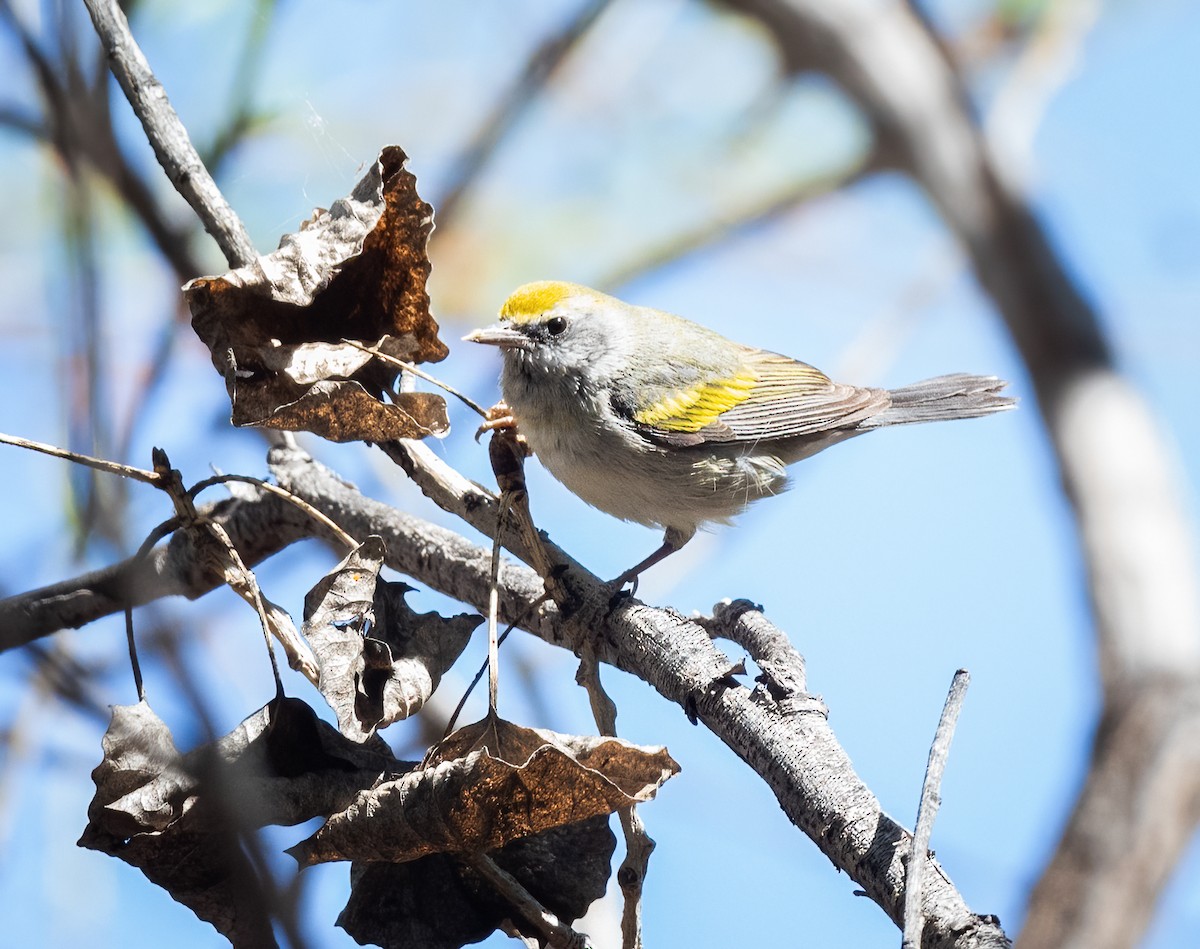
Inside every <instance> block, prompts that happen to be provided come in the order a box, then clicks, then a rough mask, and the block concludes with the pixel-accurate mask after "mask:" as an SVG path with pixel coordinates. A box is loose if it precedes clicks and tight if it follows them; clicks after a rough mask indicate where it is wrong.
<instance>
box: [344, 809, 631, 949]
mask: <svg viewBox="0 0 1200 949" xmlns="http://www.w3.org/2000/svg"><path fill="white" fill-rule="evenodd" d="M615 849H616V837H614V836H613V833H612V831H611V830H610V829H609V820H608V817H592V818H589V819H588V820H585V821H579V822H578V823H575V824H570V825H568V826H566V827H557V828H555V829H554V830H548V831H546V832H545V833H542V834H536V835H535V836H533V837H525V838H523V839H521V840H515V841H513V842H512V843H510V844H508V845H507V846H506V847H503V848H502V849H500V850H498V851H496V852H495V853H493V854H491V857H492V859H494V860H495V861H496V863H498V864H499V865H500V866H501V867H502V868H503V869H504V870H506V871H508V872H509V873H511V874H512V875H513V876H514V877H516V878H517V880H518V881H519V882H520V883H521V885H522V886H524V887H525V889H527V890H528V891H529V892H530V893H531V894H533V896H534V897H536V898H537V900H538V901H539V902H540V903H541V904H542V905H543V906H545V907H546V908H547V909H549V910H550V911H551V912H553V913H554V914H555V915H556V916H557V917H558V918H559V919H560V920H561V921H563V922H564V923H568V924H569V923H571V922H573V921H574V920H576V919H578V918H579V917H581V916H582V915H583V914H584V913H585V912H587V908H588V906H590V905H591V904H592V902H593V901H595V900H597V899H599V898H600V897H601V896H603V895H604V890H605V886H606V884H607V883H608V877H609V874H610V872H611V867H612V855H613V851H614V850H615ZM350 882H351V890H350V899H349V900H348V901H347V903H346V908H345V909H343V910H342V912H341V915H340V916H338V920H337V923H338V925H339V926H341V927H342V928H343V929H344V930H346V932H347V933H349V934H350V935H351V936H352V937H353V938H354V939H355V940H357V941H358V942H359V943H360V944H367V943H371V944H373V945H378V946H385V947H390V946H396V947H400V946H421V947H422V949H457V947H459V946H464V945H467V944H468V943H473V942H478V941H480V940H481V939H483V938H485V937H486V936H487V935H488V934H489V933H491V932H492V931H493V930H495V929H496V928H497V927H498V926H500V925H501V924H502V923H503V922H504V921H505V920H511V919H513V916H514V913H513V908H512V906H511V904H509V902H508V901H507V900H506V899H505V898H504V897H502V896H500V895H499V894H498V893H496V891H495V890H494V889H493V887H492V886H491V885H490V884H489V883H487V882H486V881H484V880H482V879H481V878H480V877H479V876H478V875H477V874H476V873H475V872H474V871H473V870H472V869H471V868H470V867H468V866H465V865H464V864H463V863H461V862H460V861H459V860H458V859H457V858H455V857H452V856H449V855H447V854H433V855H431V856H428V857H422V858H421V859H420V860H413V861H411V862H410V863H364V864H355V865H354V866H353V867H352V868H351V870H350ZM514 922H515V923H516V924H517V925H518V926H522V925H523V921H515V920H514Z"/></svg>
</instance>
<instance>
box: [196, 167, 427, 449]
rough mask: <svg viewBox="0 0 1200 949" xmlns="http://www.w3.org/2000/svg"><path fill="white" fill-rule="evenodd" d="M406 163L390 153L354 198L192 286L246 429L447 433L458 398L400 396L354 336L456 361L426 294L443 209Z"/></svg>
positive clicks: (421, 356)
mask: <svg viewBox="0 0 1200 949" xmlns="http://www.w3.org/2000/svg"><path fill="white" fill-rule="evenodd" d="M405 161H406V156H405V154H404V152H403V150H401V149H400V148H397V147H395V146H389V147H387V148H385V149H383V151H382V152H380V154H379V158H378V160H376V161H375V163H374V164H373V165H372V166H371V168H370V169H369V170H368V172H367V174H366V175H365V177H364V178H363V179H362V181H360V182H359V183H358V185H357V186H356V187H355V189H354V191H353V192H352V193H351V194H350V195H349V197H346V198H343V199H341V200H339V201H337V202H335V203H334V204H333V206H332V207H331V208H330V209H329V210H328V211H318V212H316V213H315V214H314V216H313V218H312V219H311V220H310V221H308V222H306V224H305V225H304V226H303V227H302V228H301V229H300V230H299V231H297V232H296V233H293V234H286V235H284V237H283V238H282V239H281V240H280V243H279V249H278V250H276V251H275V252H274V253H272V254H268V255H266V256H263V257H259V258H257V259H256V260H255V261H254V262H253V263H252V264H250V265H248V266H246V267H241V268H239V269H238V270H234V271H231V272H229V273H227V274H224V275H222V276H219V277H200V278H198V279H196V280H193V281H191V282H190V283H188V284H187V286H185V287H184V295H185V297H186V299H187V302H188V306H189V307H190V309H191V312H192V326H193V328H194V329H195V330H196V334H197V335H198V336H199V337H200V338H201V339H202V340H203V341H204V343H205V344H206V345H207V346H208V348H209V351H210V352H211V353H212V358H213V364H214V365H215V366H216V367H217V370H218V371H219V372H220V373H221V374H222V375H223V376H224V377H225V384H226V387H227V388H228V390H229V396H230V400H231V401H232V403H233V423H234V424H235V425H265V426H268V427H272V428H281V429H288V430H293V431H295V430H303V431H311V432H315V433H316V434H318V435H321V436H323V437H325V438H329V439H332V440H334V441H354V440H367V441H381V440H387V439H392V438H421V437H424V436H426V435H431V434H432V435H440V434H444V433H445V432H446V431H447V429H448V427H449V423H448V421H447V418H446V404H445V401H444V400H443V399H442V398H441V397H440V396H437V395H433V394H430V393H400V394H397V395H395V396H394V398H393V402H392V403H384V402H382V401H380V400H379V398H378V396H379V395H380V394H381V393H382V392H384V391H385V390H390V389H391V387H392V385H393V383H394V381H395V379H396V374H397V370H396V369H395V367H394V366H392V365H390V364H387V363H384V362H383V361H382V360H379V359H376V358H374V357H372V356H369V355H368V354H366V353H364V352H362V350H361V349H358V348H357V347H355V346H351V345H349V344H347V343H344V342H342V340H344V339H348V340H354V341H356V342H358V343H361V344H362V345H365V346H369V347H378V348H379V349H380V350H381V351H382V352H384V353H387V354H388V355H391V356H394V357H396V358H397V359H402V360H405V361H408V362H437V361H439V360H441V359H444V358H445V356H446V352H447V350H446V347H445V345H444V344H443V343H442V342H441V340H439V339H438V336H437V331H438V327H437V323H436V321H435V320H434V319H433V317H432V315H431V314H430V312H429V295H428V293H427V292H426V289H425V283H426V280H427V279H428V277H429V269H430V268H429V258H428V255H427V253H426V244H427V242H428V240H429V233H430V231H431V230H432V229H433V210H432V209H431V208H430V206H429V205H428V204H426V203H425V202H424V201H422V200H421V198H420V197H419V195H418V194H417V190H416V179H415V178H414V177H413V175H412V174H411V173H410V172H408V171H405V170H404V162H405Z"/></svg>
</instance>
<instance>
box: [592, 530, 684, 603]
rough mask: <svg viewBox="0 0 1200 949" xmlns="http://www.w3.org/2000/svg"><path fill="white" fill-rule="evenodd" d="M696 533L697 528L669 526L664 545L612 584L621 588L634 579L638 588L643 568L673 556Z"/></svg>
mask: <svg viewBox="0 0 1200 949" xmlns="http://www.w3.org/2000/svg"><path fill="white" fill-rule="evenodd" d="M695 533H696V529H695V528H692V529H691V530H690V531H685V530H679V529H678V528H675V527H668V528H667V531H666V533H665V534H664V535H663V542H662V546H661V547H659V548H658V550H656V551H654V553H652V554H651V555H650V556H649V557H647V558H646V559H645V560H643V561H642V562H641V563H639V564H635V565H634V566H632V567H630V568H629V569H628V570H626V571H625V572H624V573H623V574H621V575H620V576H619V577H617V579H615V580H614V581H613V582H612V583H611V584H610V586H612V587H614V588H615V589H617V590H620V589H621V588H622V587H623V586H625V584H627V583H629V581H631V580H632V581H633V583H634V589H635V590H636V589H637V578H638V576H639V575H640V574H641V573H642V571H643V570H648V569H650V568H651V567H653V566H654V565H655V564H656V563H659V562H660V561H663V560H666V559H667V558H668V557H670V556H671V554H673V553H675V551H677V550H679V548H680V547H682V546H683V545H684V544H686V543H687V542H688V541H689V540H691V539H692V537H693V536H694V535H695Z"/></svg>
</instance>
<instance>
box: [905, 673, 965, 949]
mask: <svg viewBox="0 0 1200 949" xmlns="http://www.w3.org/2000/svg"><path fill="white" fill-rule="evenodd" d="M970 682H971V674H970V673H969V672H967V670H966V669H959V670H958V671H957V672H956V673H954V679H953V681H952V682H951V683H950V692H949V694H947V696H946V704H945V705H944V706H943V707H942V717H941V718H940V719H939V720H938V726H937V731H935V732H934V735H933V745H932V746H931V747H930V749H929V764H928V765H927V766H926V767H925V783H924V784H923V785H922V786H921V804H920V806H919V807H918V808H917V826H916V827H915V828H914V830H913V838H912V849H911V850H910V851H909V855H908V863H907V871H906V873H905V884H904V941H903V943H902V945H903V947H904V949H921V930H922V928H923V927H924V925H925V915H924V913H923V912H922V909H921V885H922V883H923V879H924V876H925V865H926V864H927V863H928V862H929V861H928V854H929V838H930V836H931V835H932V834H933V821H934V818H936V817H937V812H938V807H939V806H940V805H941V803H942V798H941V790H940V789H941V785H942V772H943V771H945V770H946V758H947V756H948V755H949V754H950V742H951V741H953V740H954V727H955V725H957V724H958V713H959V712H960V711H961V710H962V704H963V699H964V698H965V697H966V694H967V686H968V685H969V684H970Z"/></svg>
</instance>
